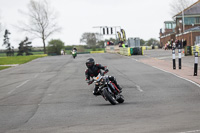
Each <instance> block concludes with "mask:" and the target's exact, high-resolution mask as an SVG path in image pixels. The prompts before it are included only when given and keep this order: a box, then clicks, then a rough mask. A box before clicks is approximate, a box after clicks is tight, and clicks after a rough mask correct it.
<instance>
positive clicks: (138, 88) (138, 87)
mask: <svg viewBox="0 0 200 133" xmlns="http://www.w3.org/2000/svg"><path fill="white" fill-rule="evenodd" d="M136 87H137V90H138V91H140V92H144V91H143V90H142V89H141V88H140V86H138V85H136Z"/></svg>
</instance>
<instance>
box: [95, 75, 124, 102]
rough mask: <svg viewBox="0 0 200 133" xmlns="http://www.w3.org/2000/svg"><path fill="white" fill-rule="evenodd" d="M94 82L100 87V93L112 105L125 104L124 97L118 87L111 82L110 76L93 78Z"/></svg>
mask: <svg viewBox="0 0 200 133" xmlns="http://www.w3.org/2000/svg"><path fill="white" fill-rule="evenodd" d="M104 74H105V73H104ZM93 81H94V82H95V84H96V85H97V86H98V87H99V88H98V91H97V92H98V93H100V94H101V95H102V96H103V98H104V99H105V100H106V101H109V102H110V103H111V104H112V105H115V104H117V102H118V103H123V102H124V96H123V95H122V94H121V93H120V90H119V89H118V88H117V86H116V85H115V84H114V83H113V82H111V81H110V80H109V78H108V75H105V76H103V75H101V74H100V73H99V74H98V76H97V77H93Z"/></svg>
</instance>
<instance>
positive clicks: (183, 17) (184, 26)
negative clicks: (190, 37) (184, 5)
mask: <svg viewBox="0 0 200 133" xmlns="http://www.w3.org/2000/svg"><path fill="white" fill-rule="evenodd" d="M182 24H183V33H184V32H185V22H184V10H183V11H182Z"/></svg>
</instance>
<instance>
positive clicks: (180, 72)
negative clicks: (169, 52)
mask: <svg viewBox="0 0 200 133" xmlns="http://www.w3.org/2000/svg"><path fill="white" fill-rule="evenodd" d="M136 60H137V61H139V62H142V63H144V64H148V65H150V66H152V67H154V68H157V69H159V70H162V71H164V72H167V73H171V74H173V75H175V76H177V77H179V78H182V79H185V80H187V81H190V82H192V83H194V84H195V85H197V86H198V87H200V72H199V68H198V71H197V76H194V56H183V57H182V58H181V64H182V65H181V69H179V63H178V58H176V69H173V62H172V57H171V58H170V57H169V58H162V57H161V58H160V57H156V58H155V57H147V58H140V59H136ZM198 66H199V64H198Z"/></svg>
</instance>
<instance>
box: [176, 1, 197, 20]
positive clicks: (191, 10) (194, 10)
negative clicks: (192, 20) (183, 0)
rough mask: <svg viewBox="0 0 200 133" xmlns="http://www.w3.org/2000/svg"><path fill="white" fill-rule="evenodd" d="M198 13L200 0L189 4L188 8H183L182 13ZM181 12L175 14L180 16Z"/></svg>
mask: <svg viewBox="0 0 200 133" xmlns="http://www.w3.org/2000/svg"><path fill="white" fill-rule="evenodd" d="M197 14H198V15H200V0H198V1H197V2H195V3H194V4H192V5H191V6H189V7H188V8H186V9H184V15H197ZM181 15H182V12H179V13H178V14H176V15H175V16H174V17H176V16H181Z"/></svg>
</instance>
